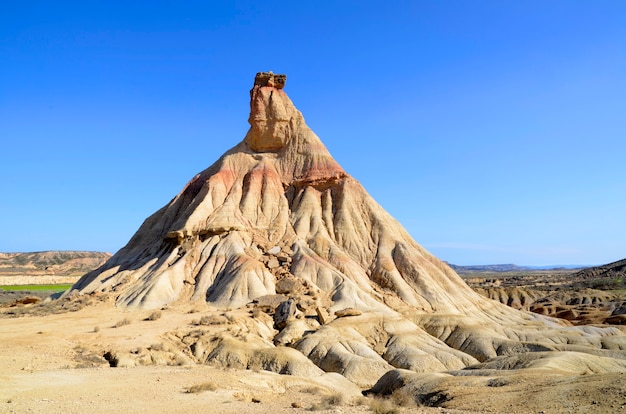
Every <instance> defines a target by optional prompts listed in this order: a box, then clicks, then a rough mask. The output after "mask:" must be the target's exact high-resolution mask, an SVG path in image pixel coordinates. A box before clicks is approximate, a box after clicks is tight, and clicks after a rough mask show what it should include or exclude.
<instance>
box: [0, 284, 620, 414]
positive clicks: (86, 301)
mask: <svg viewBox="0 0 626 414" xmlns="http://www.w3.org/2000/svg"><path fill="white" fill-rule="evenodd" d="M537 275H541V274H540V273H537V274H536V275H535V276H537ZM500 276H502V275H500ZM509 276H511V275H509ZM514 276H519V275H514ZM543 276H544V278H545V277H549V273H546V274H544V275H543ZM483 277H484V280H485V281H483V284H485V283H490V282H488V281H486V280H493V278H494V277H493V275H483ZM480 278H481V275H472V280H474V281H477V280H480ZM516 279H517V280H522V282H521V284H524V283H526V282H523V280H524V278H523V277H522V278H516ZM535 282H536V281H535ZM19 295H20V293H18V294H17V296H19ZM21 295H22V297H24V296H32V295H31V294H30V293H27V292H21ZM15 297H16V296H15V294H14V295H13V296H11V299H12V300H13V302H15ZM0 312H1V313H0V382H1V383H2V384H3V385H2V387H0V412H2V413H27V412H33V413H38V412H46V413H84V412H92V413H110V412H128V413H153V412H171V413H177V412H180V413H183V412H198V411H207V412H213V413H236V412H250V413H266V412H273V413H296V412H310V411H318V412H336V413H362V412H378V413H392V412H416V413H420V412H421V413H619V412H626V373H623V372H622V373H620V372H616V373H608V374H607V373H603V374H600V375H596V374H594V373H593V370H589V372H583V373H581V374H580V375H573V374H572V373H571V372H569V371H567V370H566V369H563V370H561V369H559V366H558V365H551V364H547V365H546V366H543V367H541V366H540V367H537V368H530V369H524V370H512V371H506V370H500V371H496V370H492V371H489V372H487V370H483V371H484V372H480V373H476V374H477V375H471V376H462V375H446V374H443V373H434V374H427V375H423V376H422V377H423V378H422V380H421V388H420V387H418V388H417V389H414V390H413V391H414V393H413V395H410V396H409V397H407V395H406V392H405V393H404V394H405V395H403V393H398V392H394V393H391V394H390V395H384V394H385V392H380V393H379V395H368V396H363V395H362V391H365V390H364V389H360V388H357V387H356V386H354V385H351V384H346V382H344V381H341V380H340V379H339V378H334V379H332V378H331V379H330V380H329V378H318V379H316V378H311V377H304V376H298V375H279V374H276V373H274V372H269V371H266V370H263V369H261V368H259V367H255V368H252V369H241V368H234V367H228V366H225V365H221V366H220V365H216V364H209V365H206V364H198V363H194V362H192V361H190V360H189V359H187V358H185V357H184V354H182V350H181V349H180V347H179V345H177V344H176V341H172V333H173V332H177V331H178V330H180V328H184V329H201V330H205V331H214V332H217V331H220V330H224V329H227V330H228V329H231V330H236V329H240V327H241V324H242V320H244V319H246V318H252V317H253V316H250V315H249V313H250V311H249V309H247V308H243V309H218V308H212V307H209V306H206V307H200V308H190V307H186V308H185V307H178V308H171V309H163V310H161V311H157V312H155V311H137V310H135V311H132V310H128V309H122V308H119V307H116V306H114V303H113V302H112V301H110V300H107V299H106V298H94V297H75V298H73V299H66V300H61V301H57V302H45V303H44V302H42V303H39V304H27V305H18V306H13V307H9V306H8V304H7V303H5V305H4V307H2V308H0ZM57 312H58V313H57ZM363 317H366V315H360V316H354V317H352V318H363ZM342 319H344V320H347V319H349V318H342ZM202 320H208V321H210V322H209V323H206V324H202V323H200V321H202ZM215 321H219V323H215ZM339 321H340V320H337V322H339ZM332 323H333V322H331V324H332ZM107 353H110V354H115V353H118V354H119V355H124V354H125V353H128V354H129V355H135V356H137V355H143V356H144V358H143V359H141V358H139V359H136V360H134V361H133V359H127V360H123V359H122V358H120V361H119V362H118V364H119V365H118V366H116V367H112V366H111V365H112V364H111V362H110V361H107V359H105V354H107ZM181 355H182V356H181ZM109 358H110V356H109ZM136 361H143V362H140V363H137V362H136ZM562 362H563V363H565V364H567V361H565V360H563V361H562ZM142 364H143V365H142ZM124 365H125V366H124ZM564 368H565V367H564ZM333 381H335V382H333ZM333 384H334V385H333ZM428 405H430V406H428Z"/></svg>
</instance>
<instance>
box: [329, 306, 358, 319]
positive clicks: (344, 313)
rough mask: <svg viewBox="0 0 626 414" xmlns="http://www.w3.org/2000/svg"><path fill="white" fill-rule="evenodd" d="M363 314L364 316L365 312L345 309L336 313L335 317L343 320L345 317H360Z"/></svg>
mask: <svg viewBox="0 0 626 414" xmlns="http://www.w3.org/2000/svg"><path fill="white" fill-rule="evenodd" d="M361 314H363V312H361V311H360V310H358V309H354V308H345V309H341V310H338V311H336V312H335V316H336V317H338V318H343V317H345V316H359V315H361Z"/></svg>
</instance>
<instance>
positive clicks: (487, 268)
mask: <svg viewBox="0 0 626 414" xmlns="http://www.w3.org/2000/svg"><path fill="white" fill-rule="evenodd" d="M448 265H449V266H450V267H451V268H452V269H454V271H455V272H457V273H480V272H490V273H491V272H528V271H533V270H566V269H582V268H584V267H586V266H583V265H552V266H518V265H516V264H491V265H476V266H459V265H454V264H451V263H448Z"/></svg>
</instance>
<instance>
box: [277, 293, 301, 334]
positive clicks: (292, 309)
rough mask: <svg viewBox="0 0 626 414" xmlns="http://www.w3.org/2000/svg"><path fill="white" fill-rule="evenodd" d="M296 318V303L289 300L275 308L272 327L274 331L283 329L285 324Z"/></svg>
mask: <svg viewBox="0 0 626 414" xmlns="http://www.w3.org/2000/svg"><path fill="white" fill-rule="evenodd" d="M295 316H296V302H295V301H294V300H293V299H289V300H287V301H285V302H283V303H281V304H280V305H278V307H277V308H276V313H275V314H274V327H275V328H276V329H279V330H280V329H283V328H284V327H285V326H286V325H287V322H289V321H291V320H293V319H294V318H295Z"/></svg>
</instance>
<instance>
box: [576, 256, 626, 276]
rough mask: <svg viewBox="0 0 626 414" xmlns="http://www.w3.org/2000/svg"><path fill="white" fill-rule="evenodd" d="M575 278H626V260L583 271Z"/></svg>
mask: <svg viewBox="0 0 626 414" xmlns="http://www.w3.org/2000/svg"><path fill="white" fill-rule="evenodd" d="M574 276H578V277H580V278H582V279H604V278H623V277H625V276H626V259H622V260H618V261H617V262H613V263H608V264H605V265H602V266H595V267H590V268H587V269H583V270H581V271H580V272H577V273H576V274H575V275H574Z"/></svg>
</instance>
